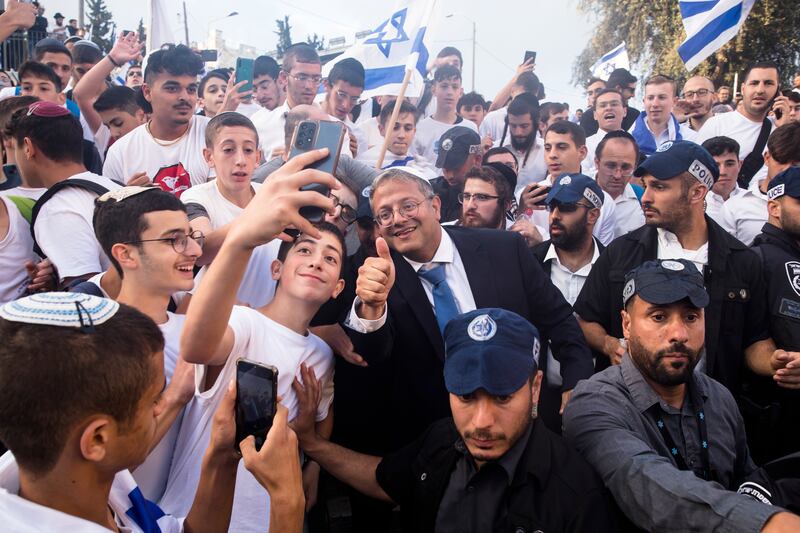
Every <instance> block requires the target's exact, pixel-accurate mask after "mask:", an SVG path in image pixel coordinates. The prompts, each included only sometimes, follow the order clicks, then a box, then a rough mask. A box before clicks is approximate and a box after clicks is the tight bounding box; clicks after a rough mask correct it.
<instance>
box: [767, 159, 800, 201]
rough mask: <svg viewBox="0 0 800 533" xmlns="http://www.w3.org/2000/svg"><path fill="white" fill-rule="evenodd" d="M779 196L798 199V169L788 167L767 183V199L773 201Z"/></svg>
mask: <svg viewBox="0 0 800 533" xmlns="http://www.w3.org/2000/svg"><path fill="white" fill-rule="evenodd" d="M781 196H791V197H792V198H800V167H789V168H787V169H786V170H784V171H783V172H780V173H779V174H778V175H776V176H775V177H774V178H772V180H771V181H770V182H769V189H767V198H768V199H770V200H775V199H777V198H780V197H781Z"/></svg>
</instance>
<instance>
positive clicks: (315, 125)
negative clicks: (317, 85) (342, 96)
mask: <svg viewBox="0 0 800 533" xmlns="http://www.w3.org/2000/svg"><path fill="white" fill-rule="evenodd" d="M344 134H345V127H344V124H342V123H341V122H338V121H331V120H303V121H301V122H300V123H299V124H298V125H297V127H296V128H295V129H294V137H293V138H292V149H291V151H290V152H289V159H291V158H293V157H295V156H297V155H300V154H303V153H305V152H308V151H310V150H316V149H318V148H327V149H328V157H326V158H325V159H321V160H319V161H317V162H316V163H314V164H312V165H311V166H310V167H309V168H314V169H317V170H321V171H322V172H327V173H328V174H331V175H333V174H335V173H336V166H337V165H338V164H339V153H340V152H341V150H342V143H344ZM302 190H304V191H316V192H318V193H320V194H321V195H323V196H328V195H329V194H330V190H329V189H328V187H325V186H324V185H321V184H319V183H312V184H311V185H307V186H305V187H303V189H302ZM300 214H301V215H302V216H303V217H305V218H306V219H307V220H308V221H310V222H314V223H317V222H321V221H322V220H323V219H324V218H325V211H323V210H322V209H320V208H319V207H311V206H307V207H301V208H300Z"/></svg>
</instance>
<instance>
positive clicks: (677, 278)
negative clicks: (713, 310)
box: [622, 259, 709, 308]
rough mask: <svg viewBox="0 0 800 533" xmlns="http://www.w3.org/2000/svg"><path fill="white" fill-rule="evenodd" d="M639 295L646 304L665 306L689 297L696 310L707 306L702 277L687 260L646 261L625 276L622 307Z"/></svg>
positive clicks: (707, 299) (706, 294) (707, 300)
mask: <svg viewBox="0 0 800 533" xmlns="http://www.w3.org/2000/svg"><path fill="white" fill-rule="evenodd" d="M634 296H639V298H641V299H642V300H644V301H645V302H647V303H650V304H654V305H667V304H673V303H675V302H680V301H681V300H683V299H684V298H688V299H689V301H690V302H692V305H694V306H695V307H697V308H702V307H706V306H707V305H708V302H709V297H708V293H707V292H706V289H705V286H704V285H703V275H702V274H700V272H699V271H698V270H697V267H696V266H694V263H692V262H691V261H687V260H686V259H659V260H656V261H646V262H644V263H642V264H641V265H639V266H638V267H637V268H635V269H633V270H631V271H630V272H628V273H627V274H626V275H625V288H624V289H623V290H622V305H627V304H628V302H629V301H630V299H631V298H633V297H634Z"/></svg>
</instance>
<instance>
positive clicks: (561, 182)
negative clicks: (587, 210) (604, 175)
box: [544, 173, 603, 209]
mask: <svg viewBox="0 0 800 533" xmlns="http://www.w3.org/2000/svg"><path fill="white" fill-rule="evenodd" d="M581 198H586V199H587V200H589V203H590V204H592V205H593V206H595V207H596V208H598V209H599V208H601V207H603V189H601V188H600V186H599V185H598V184H597V182H596V181H594V180H593V179H592V178H590V177H589V176H587V175H585V174H578V173H575V174H563V175H561V176H559V177H558V178H556V182H555V184H554V185H553V188H552V189H550V192H549V193H547V197H546V198H545V199H544V203H545V204H547V205H550V203H551V202H558V203H561V204H574V203H577V202H578V200H580V199H581Z"/></svg>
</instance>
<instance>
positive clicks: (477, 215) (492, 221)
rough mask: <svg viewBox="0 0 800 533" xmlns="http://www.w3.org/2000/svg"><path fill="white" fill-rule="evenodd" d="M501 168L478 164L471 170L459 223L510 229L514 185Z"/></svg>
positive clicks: (460, 196) (461, 197) (475, 226)
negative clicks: (508, 224) (508, 222)
mask: <svg viewBox="0 0 800 533" xmlns="http://www.w3.org/2000/svg"><path fill="white" fill-rule="evenodd" d="M496 165H498V166H499V164H496ZM508 170H510V169H508V168H507V167H506V171H508ZM500 172H501V170H500V168H497V167H495V166H494V165H492V166H481V167H475V168H473V169H472V170H470V171H469V172H467V178H466V181H465V182H464V192H462V193H461V194H460V195H459V197H458V200H459V202H461V216H460V217H459V219H458V225H459V226H464V227H467V228H490V229H506V212H507V211H508V210H509V209H510V207H511V198H512V196H511V185H510V184H509V182H508V180H507V179H506V178H505V177H504V176H503V174H501V173H500Z"/></svg>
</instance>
